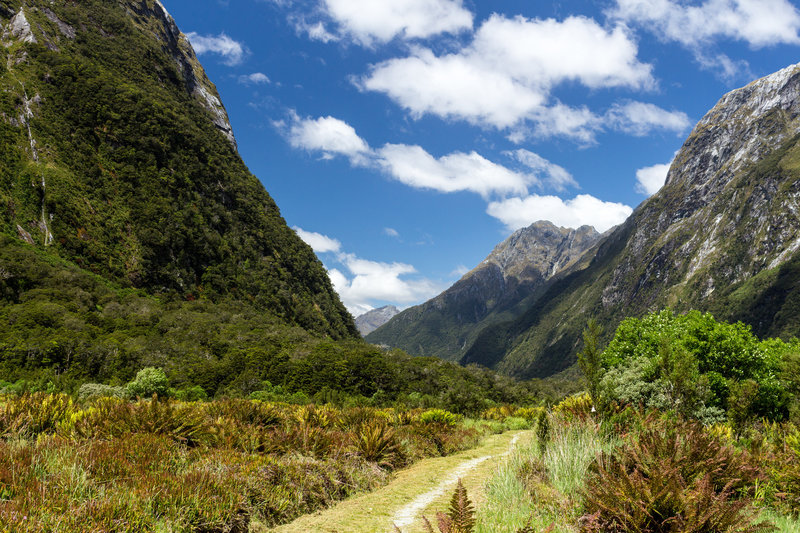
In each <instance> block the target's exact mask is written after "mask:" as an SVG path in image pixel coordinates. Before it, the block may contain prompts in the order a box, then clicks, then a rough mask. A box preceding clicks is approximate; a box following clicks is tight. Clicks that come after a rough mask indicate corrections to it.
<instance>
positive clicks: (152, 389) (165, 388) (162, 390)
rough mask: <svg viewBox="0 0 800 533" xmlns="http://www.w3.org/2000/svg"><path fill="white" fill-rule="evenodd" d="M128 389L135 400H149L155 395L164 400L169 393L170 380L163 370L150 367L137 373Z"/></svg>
mask: <svg viewBox="0 0 800 533" xmlns="http://www.w3.org/2000/svg"><path fill="white" fill-rule="evenodd" d="M127 388H128V393H130V395H131V396H133V397H134V398H137V397H138V398H149V397H151V396H153V395H154V394H155V395H157V396H159V397H162V398H163V397H166V396H167V393H168V392H169V380H168V379H167V375H166V374H165V373H164V369H163V368H155V367H152V366H150V367H147V368H143V369H141V370H140V371H139V372H137V373H136V378H135V379H134V380H133V381H131V382H130V383H128V387H127Z"/></svg>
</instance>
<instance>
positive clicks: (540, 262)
mask: <svg viewBox="0 0 800 533" xmlns="http://www.w3.org/2000/svg"><path fill="white" fill-rule="evenodd" d="M599 239H600V234H599V233H597V232H596V231H595V230H594V228H591V227H589V226H584V227H582V228H580V229H577V230H573V229H568V228H559V227H556V226H554V225H553V224H552V223H550V222H546V221H541V222H536V223H534V224H532V225H531V226H529V227H527V228H523V229H520V230H518V231H516V232H515V233H514V234H513V235H511V236H510V237H509V238H508V239H506V240H505V241H503V242H502V243H500V244H499V245H497V247H495V249H494V250H493V251H492V253H491V254H489V256H488V257H487V258H486V259H485V260H483V262H481V264H480V265H478V266H477V267H475V268H474V269H473V270H471V271H470V272H468V273H467V274H465V275H464V276H463V277H462V278H461V279H460V280H459V281H457V282H456V283H455V284H454V285H453V286H452V287H450V288H449V289H447V290H446V291H444V292H443V293H442V294H440V295H439V296H437V297H435V298H433V299H432V300H429V301H427V302H425V303H424V304H421V305H418V306H415V307H412V308H410V309H406V310H405V311H403V312H402V313H400V314H399V315H397V316H396V317H394V318H393V319H392V320H390V321H389V322H388V323H387V324H385V325H384V326H382V327H381V328H378V329H377V330H376V331H374V332H372V333H371V334H370V335H368V336H367V337H366V339H367V340H368V341H369V342H373V343H378V344H387V345H389V346H392V347H398V348H402V349H404V350H406V351H408V352H410V353H413V354H417V355H435V356H437V357H441V358H443V359H449V360H456V361H457V360H459V359H460V358H461V357H463V355H464V353H465V348H466V347H468V346H469V345H470V343H471V341H472V340H473V339H474V336H475V334H476V333H477V331H478V330H479V329H480V328H481V327H485V326H486V325H487V324H490V323H493V322H497V321H499V320H502V319H503V318H508V316H509V315H513V313H514V308H515V306H518V305H520V304H521V302H524V301H526V299H529V298H532V297H534V296H535V295H536V294H537V291H539V290H541V289H542V288H543V287H544V285H545V282H546V281H547V280H548V279H550V278H551V277H552V276H554V275H555V274H557V273H559V272H563V271H565V270H567V269H569V268H570V267H572V266H573V265H574V264H575V263H576V261H577V260H578V259H579V258H580V257H581V255H582V254H583V253H584V252H585V251H586V250H588V249H589V248H591V247H592V246H593V245H594V244H596V243H597V241H598V240H599Z"/></svg>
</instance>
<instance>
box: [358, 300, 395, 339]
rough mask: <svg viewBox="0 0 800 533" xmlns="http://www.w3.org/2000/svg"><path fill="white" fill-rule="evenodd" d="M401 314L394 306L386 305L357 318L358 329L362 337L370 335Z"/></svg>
mask: <svg viewBox="0 0 800 533" xmlns="http://www.w3.org/2000/svg"><path fill="white" fill-rule="evenodd" d="M399 312H400V310H399V309H398V308H397V307H395V306H393V305H384V306H383V307H379V308H377V309H373V310H371V311H367V312H366V313H364V314H362V315H359V316H358V317H357V318H356V327H357V328H358V331H359V333H361V335H368V334H369V333H372V332H373V331H375V330H376V329H378V328H379V327H381V326H382V325H384V324H386V323H387V322H388V321H389V320H391V318H392V317H393V316H395V315H396V314H397V313H399Z"/></svg>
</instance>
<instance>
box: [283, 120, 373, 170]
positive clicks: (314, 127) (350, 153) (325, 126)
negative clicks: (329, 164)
mask: <svg viewBox="0 0 800 533" xmlns="http://www.w3.org/2000/svg"><path fill="white" fill-rule="evenodd" d="M291 119H292V123H291V125H290V126H289V131H288V139H289V144H291V145H292V147H294V148H302V149H304V150H308V151H321V152H322V153H323V154H324V155H325V157H326V158H331V157H333V156H334V155H337V154H338V155H344V156H346V157H348V158H350V160H351V161H353V162H354V163H358V162H360V161H362V160H363V158H364V157H365V156H367V155H368V154H369V152H370V148H369V145H367V143H366V141H364V139H362V138H361V137H359V136H358V134H357V133H356V130H355V129H354V128H353V127H352V126H351V125H350V124H348V123H347V122H344V121H343V120H339V119H338V118H333V117H330V116H328V117H319V118H317V119H312V118H304V119H301V118H300V117H298V116H297V115H296V114H292V117H291Z"/></svg>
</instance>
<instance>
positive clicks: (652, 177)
mask: <svg viewBox="0 0 800 533" xmlns="http://www.w3.org/2000/svg"><path fill="white" fill-rule="evenodd" d="M671 165H672V163H671V162H670V163H664V164H660V165H653V166H651V167H644V168H640V169H639V170H637V171H636V192H639V193H642V194H646V195H647V196H652V195H654V194H655V193H657V192H658V190H659V189H661V187H663V186H664V182H665V181H666V180H667V172H669V167H670V166H671Z"/></svg>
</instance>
